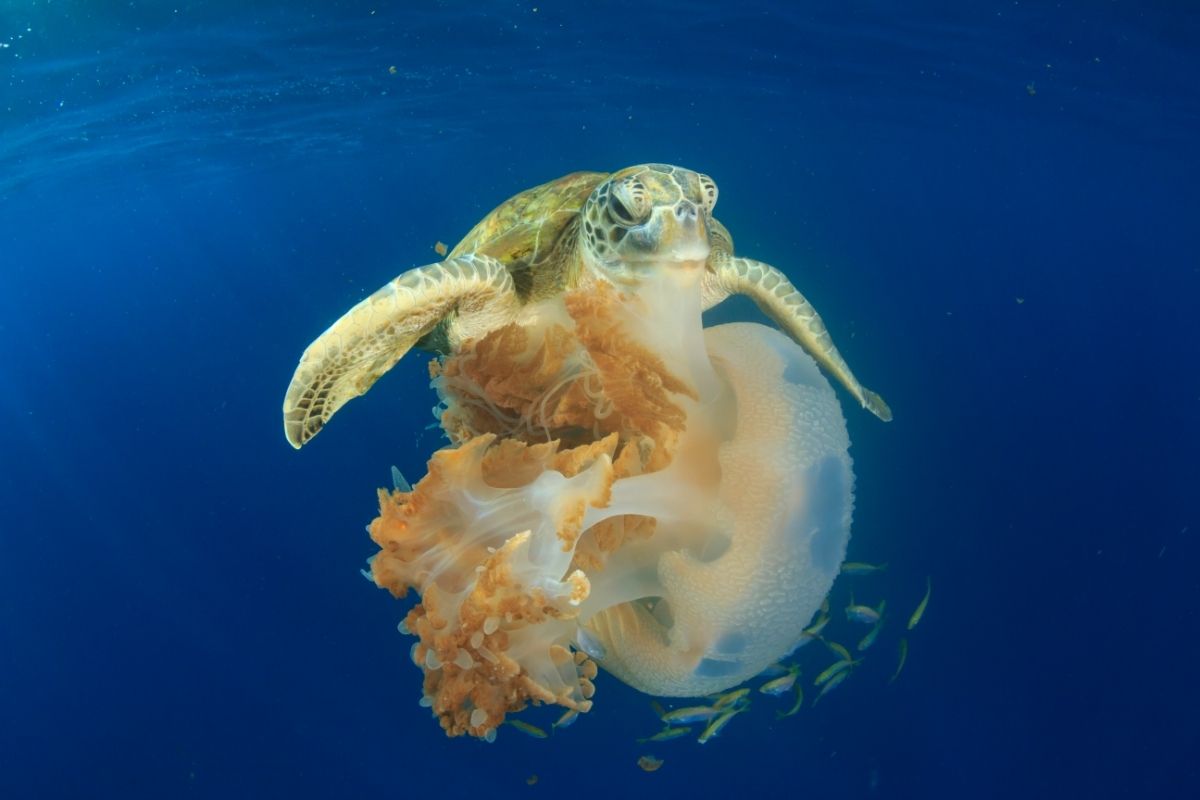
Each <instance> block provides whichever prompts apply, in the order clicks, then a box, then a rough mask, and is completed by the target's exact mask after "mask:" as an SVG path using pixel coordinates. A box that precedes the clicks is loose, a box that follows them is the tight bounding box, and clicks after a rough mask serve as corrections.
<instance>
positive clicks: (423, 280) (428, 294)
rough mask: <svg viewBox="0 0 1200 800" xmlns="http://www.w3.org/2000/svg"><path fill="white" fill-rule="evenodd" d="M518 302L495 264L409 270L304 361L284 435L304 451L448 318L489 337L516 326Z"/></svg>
mask: <svg viewBox="0 0 1200 800" xmlns="http://www.w3.org/2000/svg"><path fill="white" fill-rule="evenodd" d="M518 305H519V301H518V298H517V294H516V291H515V289H514V287H513V281H512V278H511V277H510V276H509V274H508V270H506V269H505V268H504V265H503V264H501V263H500V262H499V261H497V260H496V259H494V258H490V257H488V256H482V255H464V256H459V257H457V258H451V259H447V260H446V261H441V262H438V263H437V264H430V265H429V266H425V267H418V268H416V269H411V270H409V271H408V272H405V273H404V274H403V275H401V276H399V277H398V278H396V279H395V280H393V281H391V282H390V283H388V284H387V285H386V286H384V287H383V288H382V289H380V290H379V291H377V292H375V293H374V294H373V295H371V296H370V297H368V298H367V299H365V300H363V301H362V302H361V303H359V304H358V305H356V306H355V307H354V308H352V309H350V310H349V311H347V312H346V313H345V314H344V315H343V316H342V318H341V319H339V320H338V321H337V322H335V323H333V325H331V326H330V327H329V329H328V330H327V331H325V332H324V333H322V334H321V335H320V336H319V337H318V338H317V340H316V341H314V342H313V343H312V344H310V345H309V346H308V348H307V349H306V350H305V351H304V355H302V356H300V364H299V365H298V366H297V367H296V372H295V374H294V375H293V376H292V382H291V385H289V386H288V390H287V395H286V396H285V397H284V399H283V430H284V433H285V434H286V435H287V440H288V441H289V442H291V444H292V447H295V448H297V449H299V448H300V447H301V446H302V445H303V444H304V443H305V442H307V441H308V440H309V439H311V438H312V437H314V436H316V435H317V432H318V431H320V430H321V428H322V427H324V425H325V423H326V422H328V421H329V418H330V417H332V416H333V415H334V414H335V413H336V412H337V410H338V409H339V408H341V407H342V406H343V405H345V404H346V402H347V401H349V400H353V399H354V398H355V397H358V396H359V395H361V394H365V393H366V391H367V390H368V389H370V388H371V385H372V384H374V383H375V381H376V380H378V379H379V376H380V375H383V373H385V372H387V371H388V370H389V369H391V368H392V367H393V366H394V365H395V364H396V362H397V361H399V360H400V358H401V357H402V356H403V355H404V354H405V353H407V352H408V351H409V349H410V348H412V346H413V345H414V344H416V342H417V340H419V339H420V338H421V337H422V336H424V335H425V334H427V333H429V332H430V331H431V330H433V328H434V327H435V326H436V325H437V324H438V323H439V322H441V320H442V319H444V318H445V317H446V316H447V315H448V314H451V313H454V314H456V315H457V318H458V321H459V323H460V325H461V326H462V327H463V328H466V329H469V330H471V331H472V332H478V333H485V332H487V331H489V330H492V329H493V328H496V327H499V326H501V325H505V324H507V323H508V322H510V321H511V320H512V318H513V316H514V314H515V312H516V310H517V308H518Z"/></svg>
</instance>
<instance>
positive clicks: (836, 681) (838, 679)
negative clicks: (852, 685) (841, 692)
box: [813, 669, 850, 706]
mask: <svg viewBox="0 0 1200 800" xmlns="http://www.w3.org/2000/svg"><path fill="white" fill-rule="evenodd" d="M849 674H850V670H848V669H844V670H842V671H841V672H839V673H838V674H836V675H834V676H833V678H831V679H830V681H829V683H827V684H825V686H824V688H822V689H821V693H820V694H819V695H817V699H816V700H813V705H814V706H815V705H816V704H817V703H818V702H820V700H821V698H822V697H824V696H825V695H827V694H829V693H830V692H832V691H833V690H834V689H836V688H837V687H839V686H841V684H842V681H844V680H846V676H847V675H849Z"/></svg>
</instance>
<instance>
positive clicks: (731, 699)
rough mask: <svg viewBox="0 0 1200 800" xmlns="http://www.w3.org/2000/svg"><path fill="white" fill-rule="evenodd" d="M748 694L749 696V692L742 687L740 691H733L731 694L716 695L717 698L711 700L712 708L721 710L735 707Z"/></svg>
mask: <svg viewBox="0 0 1200 800" xmlns="http://www.w3.org/2000/svg"><path fill="white" fill-rule="evenodd" d="M748 694H750V690H749V689H748V688H746V687H745V686H743V687H742V688H741V689H734V690H733V691H732V692H725V694H722V695H718V696H717V698H716V699H715V700H713V704H712V707H713V708H717V709H721V708H729V707H731V706H735V705H737V704H738V703H739V702H740V701H741V700H742V698H744V697H745V696H746V695H748Z"/></svg>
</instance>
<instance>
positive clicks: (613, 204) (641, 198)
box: [608, 183, 650, 227]
mask: <svg viewBox="0 0 1200 800" xmlns="http://www.w3.org/2000/svg"><path fill="white" fill-rule="evenodd" d="M608 210H609V213H610V214H611V215H612V218H613V220H614V221H616V222H617V223H618V224H620V225H624V226H626V227H628V226H632V225H641V224H642V223H643V222H645V221H646V220H647V219H649V218H650V199H649V198H648V197H647V196H646V187H645V186H642V184H641V183H634V184H632V185H630V184H621V185H619V186H614V187H613V191H612V193H611V194H610V195H609V196H608Z"/></svg>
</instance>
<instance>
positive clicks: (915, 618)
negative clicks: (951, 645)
mask: <svg viewBox="0 0 1200 800" xmlns="http://www.w3.org/2000/svg"><path fill="white" fill-rule="evenodd" d="M932 591H933V583H932V581H931V580H930V579H929V578H926V579H925V596H924V597H923V598H921V604H920V605H919V606H917V610H916V611H914V612H913V613H912V616H911V617H909V618H908V629H909V630H910V631H911V630H912V629H913V628H915V627H917V623H918V622H920V621H921V616H922V615H923V614H924V613H925V606H927V605H929V594H930V593H931V592H932Z"/></svg>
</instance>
